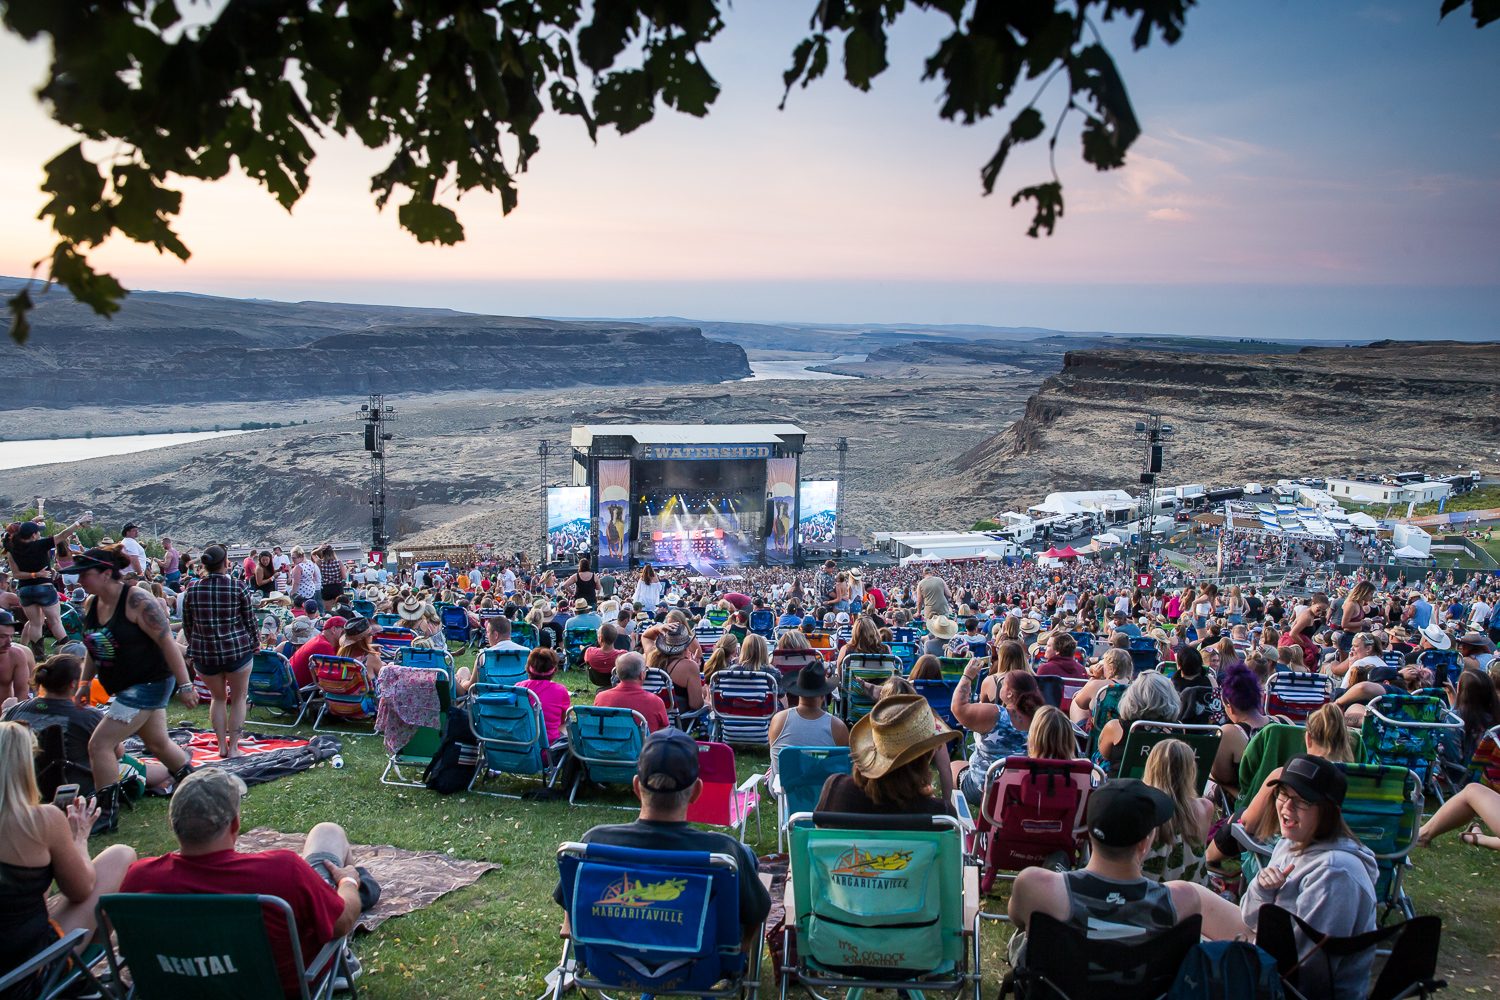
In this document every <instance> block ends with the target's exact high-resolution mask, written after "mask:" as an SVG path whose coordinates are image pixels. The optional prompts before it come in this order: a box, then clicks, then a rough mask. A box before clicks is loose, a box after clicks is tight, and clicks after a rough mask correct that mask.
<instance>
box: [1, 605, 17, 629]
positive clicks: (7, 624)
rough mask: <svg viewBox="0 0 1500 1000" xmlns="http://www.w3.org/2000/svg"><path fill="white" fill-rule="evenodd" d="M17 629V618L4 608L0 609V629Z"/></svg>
mask: <svg viewBox="0 0 1500 1000" xmlns="http://www.w3.org/2000/svg"><path fill="white" fill-rule="evenodd" d="M15 627H16V619H15V617H14V616H13V615H12V614H11V613H10V612H9V611H6V610H5V609H4V608H0V628H15Z"/></svg>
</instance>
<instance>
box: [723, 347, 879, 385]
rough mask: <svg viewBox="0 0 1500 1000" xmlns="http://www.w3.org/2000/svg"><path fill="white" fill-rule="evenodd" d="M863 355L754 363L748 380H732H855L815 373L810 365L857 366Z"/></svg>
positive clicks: (751, 363)
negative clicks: (752, 373)
mask: <svg viewBox="0 0 1500 1000" xmlns="http://www.w3.org/2000/svg"><path fill="white" fill-rule="evenodd" d="M865 357H866V355H863V354H841V355H839V356H838V357H836V358H833V359H831V360H830V359H827V358H824V359H820V360H817V361H752V362H750V370H751V371H752V372H754V373H755V374H754V375H751V376H750V377H749V378H746V379H732V380H731V381H735V382H764V381H767V380H769V379H791V380H795V381H814V380H822V379H831V378H854V376H853V375H835V374H833V373H832V372H815V371H812V370H810V369H809V367H808V366H809V365H839V364H855V363H857V362H860V361H863V360H864V359H865Z"/></svg>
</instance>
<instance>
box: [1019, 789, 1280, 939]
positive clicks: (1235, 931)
mask: <svg viewBox="0 0 1500 1000" xmlns="http://www.w3.org/2000/svg"><path fill="white" fill-rule="evenodd" d="M1175 815H1176V809H1175V806H1174V804H1173V802H1172V797H1171V796H1170V795H1168V794H1167V793H1165V792H1163V791H1160V790H1158V789H1155V788H1152V787H1151V786H1150V785H1147V784H1146V783H1145V782H1143V781H1138V780H1136V779H1134V778H1123V779H1122V778H1115V779H1113V780H1110V781H1106V782H1105V783H1104V784H1103V785H1101V786H1100V787H1099V788H1097V789H1095V790H1094V792H1093V794H1092V795H1090V796H1089V802H1088V813H1087V825H1088V831H1089V844H1090V846H1091V848H1092V849H1091V850H1090V852H1089V861H1088V864H1087V865H1086V866H1085V867H1083V868H1080V869H1079V870H1077V871H1071V872H1058V871H1053V870H1052V869H1050V868H1040V867H1032V868H1026V869H1024V870H1022V872H1021V873H1020V874H1019V875H1017V876H1016V881H1015V883H1014V885H1013V886H1012V887H1011V893H1010V903H1009V905H1008V912H1009V914H1010V920H1011V923H1012V924H1014V925H1015V926H1016V934H1015V936H1014V937H1013V938H1012V939H1011V943H1010V949H1009V957H1010V962H1011V965H1013V966H1015V967H1017V968H1024V967H1025V965H1026V934H1025V932H1026V930H1027V929H1028V927H1029V926H1030V923H1031V915H1032V914H1033V913H1045V914H1047V915H1048V916H1050V917H1053V918H1055V919H1057V920H1060V921H1062V922H1063V923H1065V924H1067V925H1068V926H1069V927H1071V928H1073V929H1074V930H1076V931H1078V932H1079V933H1080V934H1084V935H1087V936H1088V937H1090V938H1107V939H1108V940H1110V941H1115V942H1118V943H1120V944H1140V943H1142V942H1145V941H1147V940H1149V939H1151V938H1152V937H1155V936H1156V935H1158V934H1161V933H1162V932H1164V931H1168V930H1171V929H1172V928H1173V927H1175V926H1177V924H1178V923H1180V922H1181V921H1182V920H1183V919H1185V918H1187V917H1190V916H1192V915H1193V914H1195V913H1196V914H1200V915H1201V916H1202V917H1203V936H1204V937H1205V938H1208V939H1209V940H1214V941H1228V940H1233V939H1234V938H1236V937H1250V936H1253V935H1252V932H1251V930H1250V928H1248V927H1246V926H1245V922H1244V920H1242V919H1241V917H1240V914H1239V912H1238V911H1237V910H1236V909H1235V906H1234V904H1233V903H1231V902H1229V901H1228V900H1225V899H1222V898H1220V897H1219V896H1217V895H1215V894H1214V893H1212V892H1210V891H1209V890H1208V888H1206V887H1205V886H1201V885H1196V884H1194V883H1192V882H1164V883H1163V882H1153V881H1152V880H1150V879H1148V878H1146V877H1145V876H1144V875H1143V874H1142V871H1141V865H1142V862H1144V861H1145V859H1146V858H1147V857H1148V856H1149V855H1150V854H1151V851H1152V849H1153V847H1154V845H1155V843H1156V835H1157V829H1158V828H1159V827H1160V826H1161V825H1162V824H1164V823H1167V822H1169V821H1171V820H1172V818H1173V817H1174V816H1175Z"/></svg>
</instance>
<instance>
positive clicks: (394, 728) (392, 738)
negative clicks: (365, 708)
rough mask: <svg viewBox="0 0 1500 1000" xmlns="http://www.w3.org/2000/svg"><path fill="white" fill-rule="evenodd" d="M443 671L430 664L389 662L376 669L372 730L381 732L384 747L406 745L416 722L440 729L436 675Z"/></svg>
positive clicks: (415, 726)
mask: <svg viewBox="0 0 1500 1000" xmlns="http://www.w3.org/2000/svg"><path fill="white" fill-rule="evenodd" d="M445 674H446V671H440V670H435V669H434V668H432V667H400V666H390V667H386V668H384V669H383V670H381V671H380V705H379V707H378V708H377V709H376V711H375V731H376V732H379V733H381V734H383V735H384V736H385V749H386V751H387V752H389V753H396V752H397V751H399V750H400V749H401V748H402V747H404V746H406V743H407V741H408V740H410V739H411V734H412V733H414V732H416V731H417V728H418V727H419V726H425V727H427V728H428V729H441V728H442V727H443V716H442V711H441V706H440V705H439V704H438V695H437V679H438V677H439V676H443V675H445Z"/></svg>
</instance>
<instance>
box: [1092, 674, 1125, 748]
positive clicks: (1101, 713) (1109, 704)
mask: <svg viewBox="0 0 1500 1000" xmlns="http://www.w3.org/2000/svg"><path fill="white" fill-rule="evenodd" d="M1128 690H1130V685H1129V684H1111V685H1109V686H1108V687H1103V688H1100V689H1099V690H1097V691H1095V692H1094V703H1093V704H1092V705H1091V706H1090V709H1091V710H1090V712H1089V738H1088V755H1089V756H1090V757H1092V756H1093V755H1094V751H1095V750H1098V749H1099V734H1100V733H1101V732H1103V731H1104V727H1105V726H1107V725H1109V724H1110V722H1112V721H1113V720H1115V719H1118V718H1119V717H1120V699H1122V698H1124V697H1125V692H1126V691H1128Z"/></svg>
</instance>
